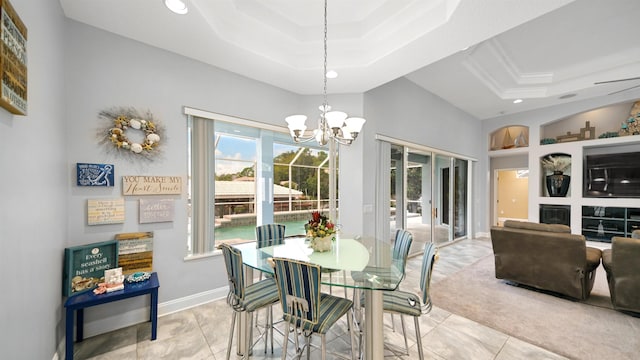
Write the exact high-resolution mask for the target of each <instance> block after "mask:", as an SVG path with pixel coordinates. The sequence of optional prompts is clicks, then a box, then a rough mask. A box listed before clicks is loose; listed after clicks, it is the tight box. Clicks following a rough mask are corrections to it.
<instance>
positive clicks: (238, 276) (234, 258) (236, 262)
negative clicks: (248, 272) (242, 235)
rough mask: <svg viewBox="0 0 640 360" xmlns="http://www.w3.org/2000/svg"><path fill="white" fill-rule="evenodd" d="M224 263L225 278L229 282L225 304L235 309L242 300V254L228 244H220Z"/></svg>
mask: <svg viewBox="0 0 640 360" xmlns="http://www.w3.org/2000/svg"><path fill="white" fill-rule="evenodd" d="M218 248H219V249H221V250H222V254H223V256H224V263H225V265H226V268H227V278H228V280H229V294H228V295H227V303H229V305H231V306H232V307H237V306H239V304H241V303H242V301H243V300H244V272H243V271H242V253H241V252H240V250H238V249H236V248H234V247H232V246H231V245H229V244H221V245H220V246H219V247H218Z"/></svg>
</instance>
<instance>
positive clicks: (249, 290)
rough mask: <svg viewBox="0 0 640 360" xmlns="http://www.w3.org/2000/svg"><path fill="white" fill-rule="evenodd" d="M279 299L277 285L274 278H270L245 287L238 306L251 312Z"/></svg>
mask: <svg viewBox="0 0 640 360" xmlns="http://www.w3.org/2000/svg"><path fill="white" fill-rule="evenodd" d="M279 300H280V298H279V297H278V286H277V285H276V282H275V280H274V279H273V278H270V279H265V280H262V281H259V282H257V283H254V284H251V285H249V286H247V287H245V289H244V299H243V300H241V301H240V306H241V307H242V308H244V309H245V310H246V311H249V312H252V311H254V310H256V309H259V308H261V307H264V306H266V305H269V304H273V303H276V302H278V301H279Z"/></svg>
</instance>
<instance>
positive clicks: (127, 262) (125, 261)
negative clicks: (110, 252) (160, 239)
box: [116, 231, 153, 275]
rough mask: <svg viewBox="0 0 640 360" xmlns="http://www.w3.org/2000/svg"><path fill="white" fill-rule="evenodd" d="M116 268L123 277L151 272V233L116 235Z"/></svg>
mask: <svg viewBox="0 0 640 360" xmlns="http://www.w3.org/2000/svg"><path fill="white" fill-rule="evenodd" d="M116 240H117V241H118V266H119V267H121V268H122V273H123V274H125V275H129V274H133V273H135V272H139V271H147V272H150V271H152V270H153V232H152V231H148V232H136V233H123V234H116Z"/></svg>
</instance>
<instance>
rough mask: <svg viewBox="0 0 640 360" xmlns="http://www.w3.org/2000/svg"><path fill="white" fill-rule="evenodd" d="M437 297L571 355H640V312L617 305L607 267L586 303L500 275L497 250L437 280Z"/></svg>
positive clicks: (435, 301) (495, 325)
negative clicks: (495, 257) (614, 305)
mask: <svg viewBox="0 0 640 360" xmlns="http://www.w3.org/2000/svg"><path fill="white" fill-rule="evenodd" d="M436 266H437V265H436ZM431 296H432V299H433V304H434V305H435V306H437V307H440V308H442V309H445V310H447V311H449V312H451V313H454V314H457V315H461V316H464V317H466V318H468V319H471V320H474V321H476V322H478V323H481V324H483V325H486V326H489V327H491V328H493V329H496V330H498V331H501V332H503V333H505V334H507V335H510V336H513V337H516V338H518V339H521V340H524V341H526V342H529V343H532V344H534V345H537V346H540V347H542V348H545V349H547V350H550V351H552V352H554V353H557V354H560V355H564V356H566V357H569V358H571V359H581V360H582V359H598V360H599V359H616V360H618V359H639V358H640V317H634V316H630V315H628V314H624V313H621V312H618V311H615V310H613V309H611V304H610V300H609V290H608V288H607V284H606V275H605V273H604V270H603V269H602V266H600V268H599V269H598V272H597V275H596V285H595V286H594V290H593V292H592V295H591V298H590V299H589V300H587V301H585V302H579V301H573V300H569V299H566V298H562V297H558V296H554V295H551V294H548V293H544V292H540V291H535V290H532V289H530V288H525V287H521V286H516V285H513V284H511V283H509V282H506V281H504V280H499V279H496V278H495V269H494V262H493V255H490V256H487V257H485V258H483V259H481V260H479V261H478V262H476V263H475V264H473V265H471V266H469V267H466V268H464V269H463V270H462V271H459V272H458V273H456V274H453V275H451V276H449V277H447V278H446V279H444V280H442V281H439V282H437V283H434V284H433V285H432V289H431Z"/></svg>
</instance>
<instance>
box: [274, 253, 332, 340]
mask: <svg viewBox="0 0 640 360" xmlns="http://www.w3.org/2000/svg"><path fill="white" fill-rule="evenodd" d="M273 263H274V270H275V278H276V283H277V284H278V294H279V296H280V303H281V304H282V312H283V314H285V318H287V317H288V318H290V319H293V321H291V320H290V322H293V323H298V322H299V324H300V327H302V328H307V329H308V328H309V327H311V326H313V325H315V324H317V323H318V319H319V313H318V311H319V308H320V276H321V274H320V266H318V265H314V264H310V263H307V262H304V261H298V260H292V259H285V258H273Z"/></svg>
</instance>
